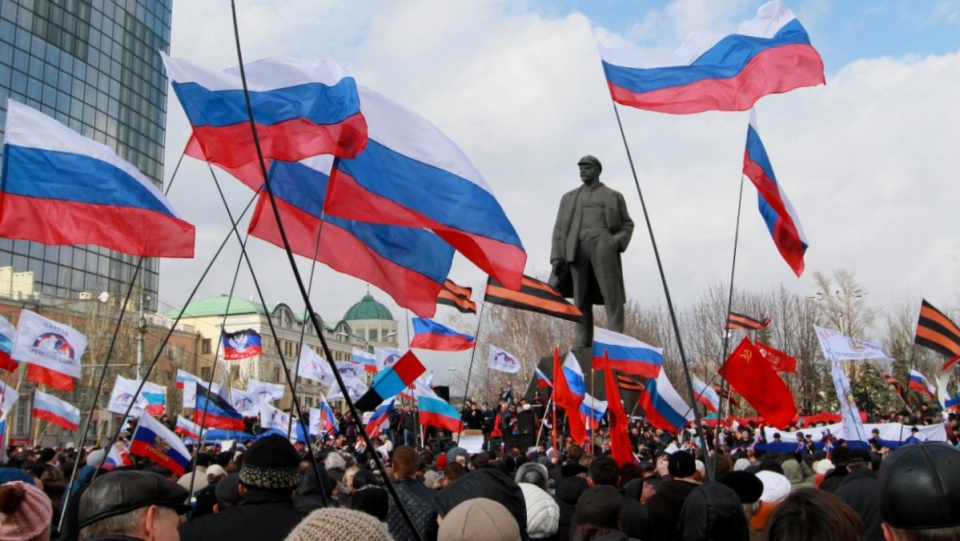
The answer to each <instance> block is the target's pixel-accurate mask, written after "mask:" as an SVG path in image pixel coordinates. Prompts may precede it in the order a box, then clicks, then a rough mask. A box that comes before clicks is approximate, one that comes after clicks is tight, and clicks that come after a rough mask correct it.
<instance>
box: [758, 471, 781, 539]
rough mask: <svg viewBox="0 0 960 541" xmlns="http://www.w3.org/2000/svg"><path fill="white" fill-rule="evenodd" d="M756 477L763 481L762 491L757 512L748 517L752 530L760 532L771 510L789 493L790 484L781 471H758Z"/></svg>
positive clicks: (771, 512)
mask: <svg viewBox="0 0 960 541" xmlns="http://www.w3.org/2000/svg"><path fill="white" fill-rule="evenodd" d="M757 478H758V479H760V482H761V483H763V492H762V493H761V494H760V501H759V503H758V506H757V512H756V513H755V514H754V515H753V516H752V517H751V518H750V528H751V529H752V530H753V531H754V532H762V531H763V529H764V528H765V527H766V525H767V520H769V518H770V515H771V514H773V511H774V510H775V509H776V508H777V506H778V505H780V502H782V501H783V500H784V499H785V498H786V497H787V496H788V495H790V489H791V486H790V481H788V480H787V478H786V477H785V476H784V475H783V474H782V473H778V472H776V471H772V470H761V471H758V472H757Z"/></svg>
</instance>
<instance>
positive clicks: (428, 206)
mask: <svg viewBox="0 0 960 541" xmlns="http://www.w3.org/2000/svg"><path fill="white" fill-rule="evenodd" d="M359 91H360V102H361V108H362V110H363V115H364V117H365V118H366V120H367V123H368V125H369V127H370V131H369V135H370V141H369V143H368V144H367V148H366V149H365V150H364V151H363V152H361V153H360V154H359V155H358V156H357V157H356V158H353V159H349V160H346V159H345V160H340V161H339V162H338V164H337V169H336V170H335V171H334V172H333V173H332V174H331V177H330V192H329V194H328V197H327V204H326V211H327V212H328V213H330V214H331V215H334V216H340V217H341V218H346V219H349V220H357V221H363V222H370V223H380V224H394V225H405V226H408V227H422V228H426V229H430V230H432V231H433V232H434V233H436V234H437V235H439V236H440V237H442V238H443V239H444V240H445V241H447V242H448V243H450V244H451V245H452V246H453V247H454V248H456V249H457V251H458V252H460V253H461V254H463V255H464V256H465V257H466V258H467V259H469V260H470V261H472V262H473V263H474V264H475V265H477V266H478V267H480V269H481V270H483V271H484V272H486V273H487V274H489V275H490V276H492V277H493V278H494V279H496V280H497V281H498V282H500V283H502V284H504V285H505V286H507V287H509V288H511V289H519V288H520V283H521V280H522V279H523V267H524V265H525V264H526V261H527V254H526V252H525V251H524V249H523V245H522V243H521V242H520V236H519V235H517V232H516V230H515V229H514V228H513V224H511V223H510V220H509V219H508V218H507V215H506V213H504V211H503V208H502V207H501V206H500V202H499V201H497V198H496V196H494V194H493V191H492V190H491V189H490V187H489V186H488V185H487V183H486V182H485V181H484V180H483V177H482V176H481V175H480V173H479V172H478V171H477V170H476V168H475V167H474V166H473V164H471V163H470V160H468V159H467V157H466V155H464V153H463V151H462V150H460V148H459V147H457V145H456V144H454V143H453V141H451V140H450V139H449V138H448V137H447V136H446V135H444V134H443V133H442V132H441V131H440V130H438V129H437V128H436V127H435V126H434V125H432V124H430V123H429V122H427V120H426V119H424V118H423V117H421V116H420V115H418V114H416V113H414V112H413V111H411V110H409V109H407V108H405V107H403V106H402V105H400V104H398V103H396V102H394V101H392V100H390V99H388V98H386V97H384V96H382V95H380V94H377V93H376V92H373V91H371V90H369V89H366V88H362V87H361V88H360V89H359ZM441 283H442V281H441ZM434 299H436V297H434Z"/></svg>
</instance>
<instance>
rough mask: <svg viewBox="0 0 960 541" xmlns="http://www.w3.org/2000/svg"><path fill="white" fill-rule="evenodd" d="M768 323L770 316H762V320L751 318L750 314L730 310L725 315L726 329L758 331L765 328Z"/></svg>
mask: <svg viewBox="0 0 960 541" xmlns="http://www.w3.org/2000/svg"><path fill="white" fill-rule="evenodd" d="M769 324H770V318H768V317H767V318H763V321H760V320H759V319H753V318H752V317H750V316H745V315H743V314H738V313H736V312H730V313H729V314H728V315H727V328H728V329H740V330H744V331H759V330H760V329H764V328H766V326H767V325H769Z"/></svg>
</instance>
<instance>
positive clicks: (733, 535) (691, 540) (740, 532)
mask: <svg viewBox="0 0 960 541" xmlns="http://www.w3.org/2000/svg"><path fill="white" fill-rule="evenodd" d="M749 538H750V533H749V528H748V526H747V516H746V515H745V514H744V512H743V505H742V504H741V503H740V498H739V497H738V496H737V493H736V492H734V491H733V489H732V488H730V487H728V486H727V485H724V484H723V483H708V484H706V485H700V486H699V487H697V488H695V489H693V492H691V493H690V494H689V495H688V496H687V499H686V501H685V502H684V504H683V508H682V509H681V510H680V522H679V524H678V526H677V532H676V535H675V539H677V540H678V541H700V540H703V539H724V540H726V541H747V540H748V539H749Z"/></svg>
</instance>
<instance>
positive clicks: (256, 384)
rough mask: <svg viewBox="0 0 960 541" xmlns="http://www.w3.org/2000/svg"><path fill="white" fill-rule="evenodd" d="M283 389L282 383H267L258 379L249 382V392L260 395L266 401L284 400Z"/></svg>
mask: <svg viewBox="0 0 960 541" xmlns="http://www.w3.org/2000/svg"><path fill="white" fill-rule="evenodd" d="M283 390H284V386H283V384H282V383H267V382H266V381H260V380H256V379H251V380H250V381H248V382H247V392H248V393H255V394H258V395H260V398H261V399H263V401H264V402H272V401H274V400H283Z"/></svg>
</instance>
